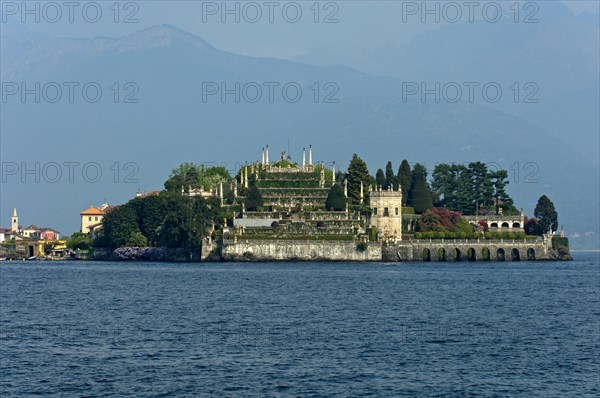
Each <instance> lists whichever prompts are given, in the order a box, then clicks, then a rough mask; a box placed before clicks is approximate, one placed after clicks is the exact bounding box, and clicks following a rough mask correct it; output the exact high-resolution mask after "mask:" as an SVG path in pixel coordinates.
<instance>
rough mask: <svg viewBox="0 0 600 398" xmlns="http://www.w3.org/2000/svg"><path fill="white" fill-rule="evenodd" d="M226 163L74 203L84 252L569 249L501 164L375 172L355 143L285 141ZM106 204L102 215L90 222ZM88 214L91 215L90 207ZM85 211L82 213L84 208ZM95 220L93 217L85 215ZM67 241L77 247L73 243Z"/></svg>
mask: <svg viewBox="0 0 600 398" xmlns="http://www.w3.org/2000/svg"><path fill="white" fill-rule="evenodd" d="M269 156H270V155H269V147H268V145H267V146H265V147H264V148H262V150H261V154H260V158H259V160H257V161H253V162H249V163H248V162H245V163H243V164H241V165H239V167H238V168H237V170H236V173H235V175H233V176H232V175H231V174H230V173H229V171H228V170H227V169H226V168H225V167H207V166H204V165H199V164H194V163H184V164H182V165H181V166H180V167H179V168H177V169H175V170H173V171H172V173H171V175H170V177H169V179H168V180H167V181H166V182H165V184H164V189H163V190H160V191H152V192H145V193H142V192H137V193H136V195H135V197H134V198H133V199H132V200H130V201H129V202H128V203H125V204H122V205H119V206H108V205H107V204H104V205H103V206H100V207H99V208H93V209H87V210H85V211H83V212H81V215H82V233H81V234H80V235H79V236H78V240H77V242H78V244H83V247H84V248H87V249H88V250H82V252H83V253H82V256H81V258H88V259H97V260H148V261H236V262H239V261H252V262H259V261H343V262H403V261H419V262H442V261H448V262H451V261H539V260H570V259H571V257H570V252H569V242H568V239H567V238H566V237H565V236H564V232H563V231H561V232H557V229H558V214H557V212H556V210H555V208H554V204H553V203H552V202H551V201H550V199H549V198H548V197H546V196H545V195H542V196H541V197H540V200H539V201H538V203H537V205H536V207H535V211H534V216H535V217H531V218H530V217H526V216H525V214H524V212H523V211H522V210H518V209H517V208H516V207H515V205H514V203H513V200H512V199H511V197H510V195H509V194H508V192H507V189H506V188H507V186H508V184H509V179H508V173H507V172H506V170H499V171H494V170H490V169H489V168H488V167H487V166H486V165H485V164H484V163H482V162H471V163H468V164H465V165H460V164H443V163H442V164H437V165H436V166H435V169H434V171H433V173H432V175H431V178H428V171H427V169H426V168H425V166H424V165H422V164H419V163H416V164H414V165H413V166H412V167H411V165H410V164H409V163H408V161H407V160H403V161H402V162H401V165H400V167H399V168H398V171H397V172H395V171H394V169H393V166H392V162H391V161H388V162H387V165H386V167H385V171H384V170H383V169H378V170H377V172H376V173H375V175H374V176H373V175H371V174H370V172H369V170H368V167H367V164H366V163H365V162H364V161H363V160H362V159H361V158H360V157H359V156H358V155H356V154H354V155H353V156H352V159H351V161H350V163H349V165H348V168H347V170H342V169H340V168H339V167H338V165H336V163H335V162H328V163H326V162H324V161H320V162H315V161H313V148H312V146H309V147H308V149H307V148H303V149H302V155H301V157H302V158H301V161H294V160H293V159H292V157H291V156H290V155H289V154H288V153H287V152H286V151H283V152H281V156H279V157H277V159H276V160H274V161H271V160H270V158H269ZM96 211H100V212H101V214H100V215H101V217H100V220H101V222H97V223H92V222H93V221H95V220H96V218H95V217H98V214H96ZM90 214H94V216H93V217H94V218H93V219H92V218H90V217H91V216H90ZM84 217H85V220H84ZM90 223H92V224H90ZM73 249H75V250H77V249H78V248H77V247H76V246H73Z"/></svg>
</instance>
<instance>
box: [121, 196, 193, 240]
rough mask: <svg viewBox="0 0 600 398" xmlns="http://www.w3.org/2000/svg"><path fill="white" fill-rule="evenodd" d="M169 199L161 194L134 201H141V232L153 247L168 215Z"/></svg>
mask: <svg viewBox="0 0 600 398" xmlns="http://www.w3.org/2000/svg"><path fill="white" fill-rule="evenodd" d="M174 195H177V196H179V197H180V196H181V194H180V193H174ZM167 197H168V196H167V194H161V195H156V196H149V197H146V198H138V199H134V200H133V201H132V202H136V201H139V202H140V204H141V205H140V206H139V208H138V210H137V214H138V218H139V220H140V230H141V231H142V233H143V234H144V236H146V237H147V238H148V242H149V244H150V245H152V246H155V245H156V244H157V238H158V231H159V227H160V226H161V224H162V222H163V220H164V219H165V217H166V215H167V209H166V202H167V200H168V199H167Z"/></svg>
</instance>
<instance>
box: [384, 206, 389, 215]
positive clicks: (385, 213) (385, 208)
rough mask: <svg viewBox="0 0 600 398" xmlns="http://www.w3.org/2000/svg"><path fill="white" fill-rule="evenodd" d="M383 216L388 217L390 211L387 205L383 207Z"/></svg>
mask: <svg viewBox="0 0 600 398" xmlns="http://www.w3.org/2000/svg"><path fill="white" fill-rule="evenodd" d="M383 216H384V217H389V216H390V211H389V210H388V208H387V207H384V208H383Z"/></svg>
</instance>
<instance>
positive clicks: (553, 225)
mask: <svg viewBox="0 0 600 398" xmlns="http://www.w3.org/2000/svg"><path fill="white" fill-rule="evenodd" d="M533 215H534V216H535V217H536V218H537V219H538V225H539V228H540V230H541V231H542V233H546V232H548V230H550V229H552V231H556V230H557V229H558V213H557V212H556V209H555V208H554V203H552V201H551V200H550V199H549V198H548V197H547V196H546V195H542V196H541V197H540V198H539V199H538V202H537V205H536V206H535V210H534V211H533Z"/></svg>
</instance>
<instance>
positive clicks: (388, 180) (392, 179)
mask: <svg viewBox="0 0 600 398" xmlns="http://www.w3.org/2000/svg"><path fill="white" fill-rule="evenodd" d="M397 185H398V183H397V182H396V175H395V174H394V169H393V167H392V162H389V161H388V162H387V165H386V166H385V186H384V188H385V189H387V188H389V187H392V189H394V188H395V187H396V186H397Z"/></svg>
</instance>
